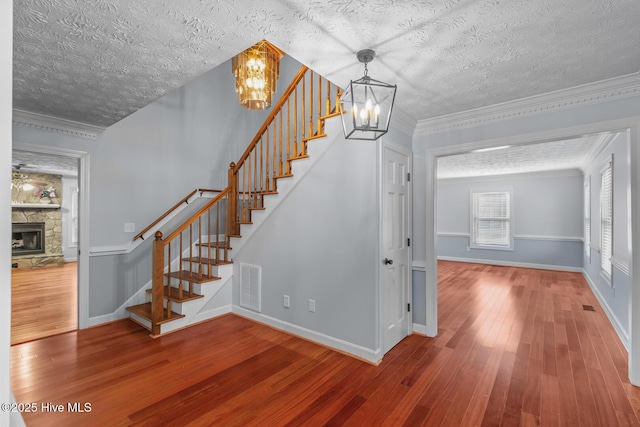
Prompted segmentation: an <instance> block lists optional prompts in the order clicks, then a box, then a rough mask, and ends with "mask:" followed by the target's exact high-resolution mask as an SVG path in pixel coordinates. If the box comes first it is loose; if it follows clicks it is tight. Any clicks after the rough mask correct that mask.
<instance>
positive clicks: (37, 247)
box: [11, 222, 45, 256]
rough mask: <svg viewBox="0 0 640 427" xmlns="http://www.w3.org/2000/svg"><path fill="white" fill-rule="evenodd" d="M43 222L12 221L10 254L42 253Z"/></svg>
mask: <svg viewBox="0 0 640 427" xmlns="http://www.w3.org/2000/svg"><path fill="white" fill-rule="evenodd" d="M44 236H45V234H44V222H27V223H15V222H14V223H13V224H12V230H11V255H13V256H16V255H30V254H43V253H44Z"/></svg>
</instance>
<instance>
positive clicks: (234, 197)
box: [127, 66, 341, 337]
mask: <svg viewBox="0 0 640 427" xmlns="http://www.w3.org/2000/svg"><path fill="white" fill-rule="evenodd" d="M339 98H340V89H339V88H338V87H337V86H335V85H333V84H332V83H331V82H329V81H328V80H326V79H324V78H323V77H322V76H320V75H317V74H315V73H314V72H313V71H311V70H309V69H308V68H307V67H306V66H303V67H302V68H301V69H300V70H299V71H298V74H297V75H296V77H295V78H294V79H293V81H292V82H291V84H290V85H289V87H288V88H287V89H286V90H285V92H284V93H283V95H282V97H281V98H280V100H279V101H278V103H277V104H276V105H275V106H274V107H273V109H272V111H271V114H269V116H268V117H267V119H266V120H265V122H264V123H263V125H262V126H261V128H260V129H259V130H258V132H257V133H256V136H255V137H254V138H253V140H252V141H251V143H250V144H249V146H248V147H247V149H246V150H245V152H244V153H243V155H242V156H241V157H240V159H239V160H238V162H236V163H231V165H230V167H229V172H228V185H227V187H226V188H225V189H224V190H222V191H220V192H219V194H218V195H217V196H216V197H214V198H213V199H212V200H211V201H209V202H208V203H206V204H205V205H204V206H203V207H202V208H201V209H199V210H198V212H196V213H195V214H194V215H193V216H191V218H189V219H188V220H187V221H185V222H184V223H182V224H181V225H179V226H178V227H177V228H176V229H175V230H173V231H172V232H171V233H170V234H169V235H168V236H166V237H165V236H163V234H162V233H161V232H160V231H157V232H156V233H155V240H154V242H153V267H152V269H153V273H152V274H153V278H152V285H151V289H148V290H147V294H148V302H146V303H144V304H139V305H134V306H131V307H127V310H128V311H129V312H130V318H131V319H132V320H133V321H135V322H136V323H138V324H140V325H141V326H143V327H144V328H146V329H148V330H149V331H150V332H151V335H152V336H154V337H156V336H160V335H163V334H166V333H168V332H171V331H174V330H176V329H180V328H184V327H187V326H188V325H190V324H193V323H196V322H199V321H202V320H205V319H206V315H205V317H204V318H203V315H202V313H201V310H202V308H203V307H205V305H206V304H207V302H208V301H210V300H211V298H213V297H214V296H215V295H216V294H217V293H218V292H219V291H220V290H221V289H222V287H223V286H224V284H226V283H227V282H228V281H229V280H231V277H232V274H233V265H232V257H231V253H232V248H231V241H232V239H233V240H234V242H238V241H239V240H238V239H241V238H242V226H243V224H252V213H253V212H254V211H264V210H265V200H266V199H267V198H268V197H271V196H274V195H277V194H278V180H279V179H283V178H290V177H292V176H293V173H292V163H293V162H295V161H296V160H301V159H306V158H308V154H307V143H308V142H309V141H312V140H315V139H319V138H323V137H325V136H326V135H325V133H324V124H325V120H327V119H329V118H331V117H336V116H339V115H340V114H341V109H340V105H339ZM176 206H177V205H176ZM174 208H175V206H174ZM166 215H168V213H166V214H164V215H163V216H162V217H161V218H163V217H164V216H166ZM141 234H142V233H141ZM140 236H141V235H138V236H136V238H138V237H140Z"/></svg>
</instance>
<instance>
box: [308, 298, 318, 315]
mask: <svg viewBox="0 0 640 427" xmlns="http://www.w3.org/2000/svg"><path fill="white" fill-rule="evenodd" d="M309 311H310V312H312V313H315V312H316V300H314V299H310V300H309Z"/></svg>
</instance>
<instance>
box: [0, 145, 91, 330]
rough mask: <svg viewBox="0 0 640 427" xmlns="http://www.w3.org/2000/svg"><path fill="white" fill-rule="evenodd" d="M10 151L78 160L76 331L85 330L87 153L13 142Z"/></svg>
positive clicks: (87, 310) (87, 313) (87, 255)
mask: <svg viewBox="0 0 640 427" xmlns="http://www.w3.org/2000/svg"><path fill="white" fill-rule="evenodd" d="M12 150H20V151H29V152H32V153H40V154H52V155H56V156H63V157H71V158H74V159H77V160H78V329H86V328H88V327H89V153H87V152H85V151H77V150H70V149H66V148H58V147H51V146H43V145H36V144H26V143H22V142H15V141H14V143H13V148H12Z"/></svg>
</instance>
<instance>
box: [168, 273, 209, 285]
mask: <svg viewBox="0 0 640 427" xmlns="http://www.w3.org/2000/svg"><path fill="white" fill-rule="evenodd" d="M165 276H167V277H173V278H176V279H181V280H184V281H186V282H192V283H206V282H213V281H215V280H220V278H219V277H216V276H207V275H206V274H202V275H200V274H199V273H193V272H191V271H187V270H182V271H172V272H171V273H165Z"/></svg>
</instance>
